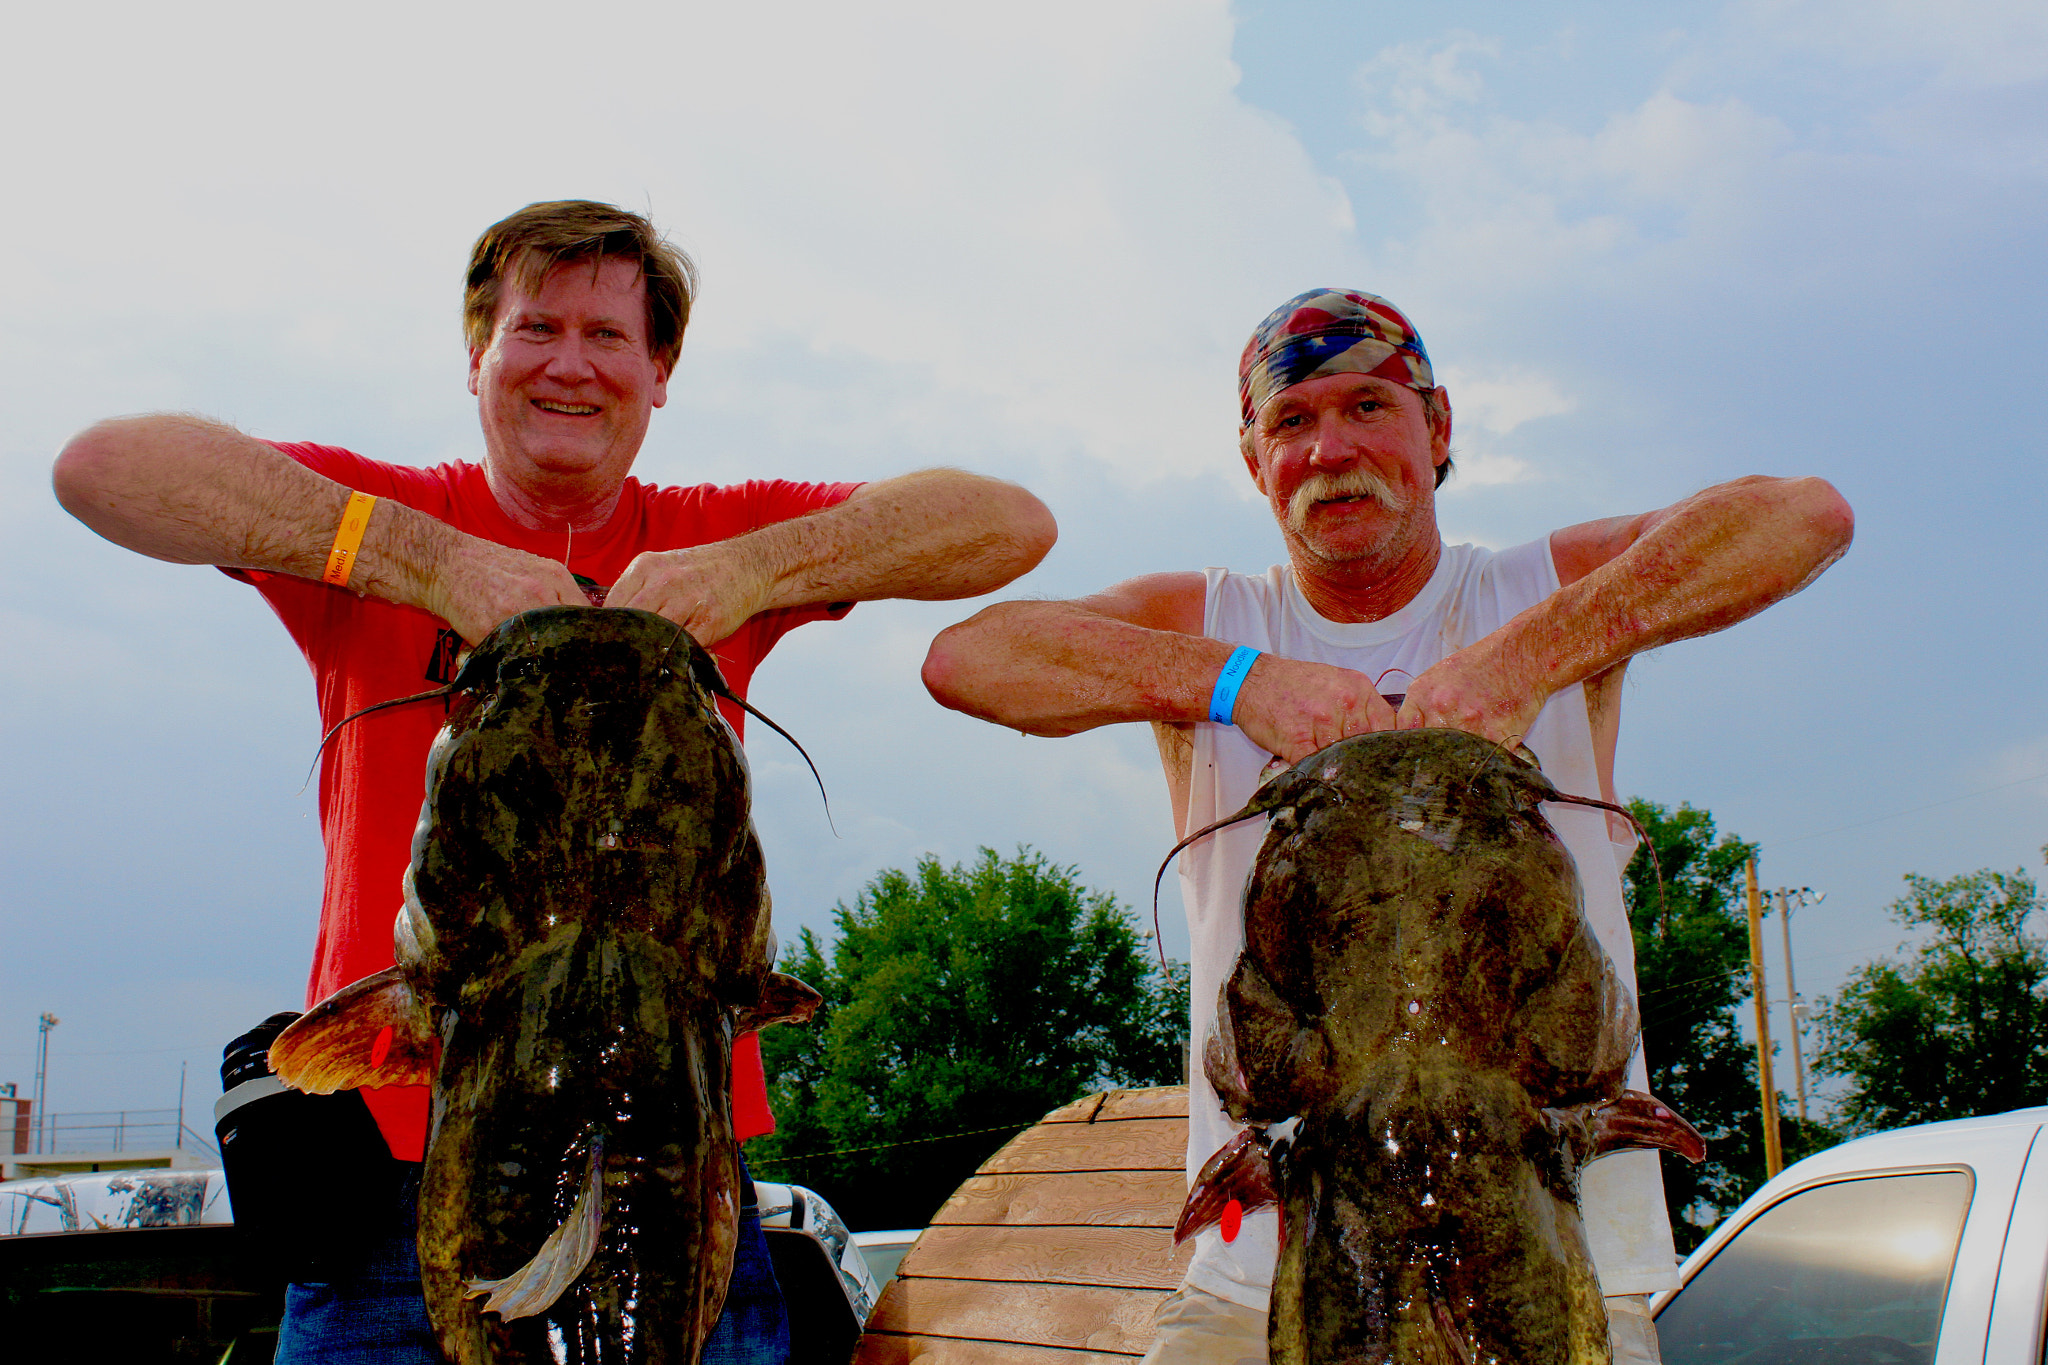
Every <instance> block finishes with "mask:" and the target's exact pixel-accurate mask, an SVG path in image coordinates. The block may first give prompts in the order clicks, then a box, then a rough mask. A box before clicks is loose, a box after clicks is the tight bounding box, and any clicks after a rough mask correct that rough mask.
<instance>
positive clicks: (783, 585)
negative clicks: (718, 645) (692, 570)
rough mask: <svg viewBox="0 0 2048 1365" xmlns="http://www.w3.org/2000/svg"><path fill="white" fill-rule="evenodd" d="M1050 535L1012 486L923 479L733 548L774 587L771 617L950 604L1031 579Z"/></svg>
mask: <svg viewBox="0 0 2048 1365" xmlns="http://www.w3.org/2000/svg"><path fill="white" fill-rule="evenodd" d="M1057 535H1058V531H1057V528H1056V527H1055V526H1054V524H1053V519H1052V514H1051V513H1050V512H1048V511H1047V510H1046V508H1045V504H1043V503H1041V502H1040V501H1039V500H1038V499H1037V498H1035V497H1033V496H1032V495H1031V494H1030V493H1028V492H1026V491H1025V490H1024V489H1022V488H1020V487H1018V486H1017V485H1015V484H1013V483H1007V482H1004V481H1003V480H1000V479H990V478H984V477H982V476H980V475H976V474H967V473H963V472H961V471H959V470H952V469H929V470H924V471H921V472H919V473H915V474H905V475H902V476H900V477H898V478H893V479H884V480H881V481H879V482H876V483H870V484H865V485H863V486H862V487H861V488H860V489H859V490H857V491H856V492H855V493H854V494H853V496H852V497H850V498H848V499H847V500H846V501H845V502H842V503H840V504H839V505H838V506H836V507H830V508H827V509H825V510H824V511H821V512H817V513H814V514H812V515H811V516H807V517H798V518H795V519H793V520H790V521H785V522H778V523H776V524H775V525H773V526H766V527H763V528H761V529H760V530H758V531H754V532H750V533H749V534H748V535H746V536H743V537H740V538H739V541H738V542H736V543H735V545H734V548H735V549H737V550H740V551H742V552H743V553H744V554H746V555H747V556H748V557H749V558H750V559H752V560H753V561H754V562H755V563H756V564H757V566H758V567H759V569H760V571H761V572H762V574H763V576H764V577H765V578H766V579H767V580H768V581H769V582H770V584H771V585H772V586H771V587H770V589H769V593H768V599H767V605H768V606H770V607H779V606H802V605H809V604H811V603H816V602H863V601H872V600H876V599H879V598H888V597H908V598H916V599H918V600H921V601H948V600H951V599H954V598H961V597H975V596H979V595H980V594H982V593H985V592H993V591H995V590H996V589H997V588H1000V587H1002V586H1003V585H1004V584H1006V583H1009V582H1010V581H1012V580H1013V579H1015V578H1017V577H1019V576H1020V575H1022V574H1024V573H1027V572H1029V571H1030V570H1031V569H1032V568H1034V567H1036V566H1037V564H1038V562H1039V561H1040V560H1042V559H1044V558H1045V555H1046V552H1047V551H1048V550H1050V549H1051V548H1052V544H1053V541H1054V540H1055V539H1056V537H1057Z"/></svg>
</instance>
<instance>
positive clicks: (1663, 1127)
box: [1588, 1090, 1707, 1166]
mask: <svg viewBox="0 0 2048 1365" xmlns="http://www.w3.org/2000/svg"><path fill="white" fill-rule="evenodd" d="M1640 1148H1662V1149H1663V1150H1665V1151H1667V1152H1676V1153H1678V1155H1680V1156H1682V1157H1684V1158H1685V1159H1686V1160H1687V1161H1690V1162H1691V1163H1692V1164H1693V1165H1695V1166H1697V1165H1699V1164H1700V1163H1701V1162H1702V1161H1705V1160H1706V1159H1707V1141H1706V1139H1705V1138H1703V1137H1701V1136H1700V1133H1699V1129H1697V1128H1695V1127H1693V1126H1692V1125H1691V1124H1689V1123H1687V1122H1686V1121H1685V1120H1684V1119H1682V1118H1680V1117H1679V1116H1678V1111H1677V1110H1675V1109H1673V1108H1672V1107H1671V1106H1670V1105H1668V1104H1666V1103H1664V1101H1662V1100H1660V1099H1658V1098H1657V1097H1656V1096H1655V1095H1652V1094H1650V1093H1649V1092H1648V1091H1644V1090H1624V1091H1622V1092H1621V1095H1620V1097H1619V1098H1616V1099H1612V1100H1609V1101H1608V1102H1607V1103H1606V1104H1603V1105H1600V1106H1598V1107H1597V1108H1595V1109H1594V1110H1593V1156H1594V1157H1602V1156H1605V1155H1607V1154H1608V1153H1609V1152H1625V1151H1631V1150H1635V1149H1640ZM1588 1159H1589V1160H1590V1159H1591V1158H1588Z"/></svg>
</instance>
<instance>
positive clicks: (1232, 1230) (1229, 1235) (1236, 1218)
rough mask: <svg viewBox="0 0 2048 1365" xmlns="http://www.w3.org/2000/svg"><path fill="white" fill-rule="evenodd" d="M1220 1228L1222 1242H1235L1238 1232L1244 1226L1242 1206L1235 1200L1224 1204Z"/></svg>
mask: <svg viewBox="0 0 2048 1365" xmlns="http://www.w3.org/2000/svg"><path fill="white" fill-rule="evenodd" d="M1220 1226H1221V1227H1222V1229H1223V1240H1224V1241H1226V1242H1235V1241H1236V1240H1237V1234H1238V1230H1239V1229H1240V1228H1242V1227H1243V1226H1244V1205H1242V1204H1240V1203H1238V1202H1237V1201H1236V1200H1235V1199H1233V1200H1231V1201H1230V1202H1229V1203H1227V1204H1225V1205H1224V1206H1223V1218H1222V1221H1221V1224H1220Z"/></svg>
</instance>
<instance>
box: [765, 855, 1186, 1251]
mask: <svg viewBox="0 0 2048 1365" xmlns="http://www.w3.org/2000/svg"><path fill="white" fill-rule="evenodd" d="M833 916H834V920H835V923H836V926H837V930H838V936H837V938H836V939H835V940H834V941H833V942H832V943H830V944H829V945H827V944H825V943H823V942H821V941H820V940H819V939H818V937H817V936H816V935H814V934H812V933H811V932H810V931H809V930H805V931H804V932H803V934H802V935H801V936H800V937H799V938H798V940H797V941H796V942H795V943H793V944H791V945H790V946H789V948H788V949H787V951H785V952H784V954H783V958H782V963H781V968H782V970H783V971H786V972H789V973H791V974H792V975H795V976H798V977H801V978H802V979H803V980H805V981H807V982H809V983H810V984H811V985H813V986H815V987H816V988H817V989H818V990H819V991H820V992H821V993H822V994H823V995H824V997H825V1004H824V1006H823V1007H822V1008H821V1009H820V1010H819V1011H818V1014H817V1017H816V1018H814V1019H813V1020H812V1021H811V1023H810V1024H809V1025H808V1026H801V1025H800V1026H796V1027H778V1028H772V1029H769V1030H767V1031H765V1032H764V1033H763V1034H762V1035H761V1041H762V1051H763V1055H764V1060H765V1062H766V1065H767V1072H768V1076H769V1095H770V1099H771V1101H772V1103H773V1105H774V1107H775V1112H776V1116H777V1121H778V1130H777V1132H776V1133H775V1134H773V1135H772V1136H770V1137H766V1138H762V1139H760V1140H758V1141H757V1142H755V1143H753V1144H750V1146H749V1149H748V1153H747V1157H748V1161H749V1162H750V1163H751V1164H752V1165H753V1166H754V1168H755V1170H756V1173H757V1174H759V1175H760V1176H761V1178H763V1179H766V1180H781V1181H789V1182H794V1183H797V1184H803V1185H808V1186H810V1187H812V1188H814V1189H816V1190H818V1192H819V1193H821V1194H823V1195H824V1196H825V1197H826V1198H827V1199H829V1200H830V1201H832V1204H833V1206H834V1207H835V1208H837V1209H838V1210H839V1212H840V1213H841V1215H842V1216H844V1217H845V1218H846V1219H847V1221H848V1223H849V1224H850V1225H852V1226H854V1227H857V1228H858V1227H915V1226H920V1225H922V1224H923V1223H924V1222H926V1221H927V1220H928V1219H929V1218H930V1216H931V1215H932V1214H933V1213H934V1212H935V1211H936V1210H937V1209H938V1206H939V1205H940V1204H941V1203H943V1202H944V1201H945V1199H946V1197H947V1196H948V1195H949V1194H951V1193H952V1191H953V1189H954V1188H955V1187H956V1186H957V1185H959V1183H960V1182H961V1181H962V1180H964V1179H966V1178H967V1177H968V1176H969V1175H971V1174H972V1173H973V1171H974V1169H975V1167H977V1166H978V1165H980V1163H981V1162H982V1161H984V1160H986V1159H987V1158H988V1156H990V1155H991V1154H992V1153H993V1152H994V1151H995V1150H996V1149H997V1148H998V1147H1000V1146H1001V1145H1002V1144H1003V1143H1005V1142H1007V1141H1008V1140H1009V1139H1010V1138H1011V1137H1013V1136H1015V1135H1016V1133H1017V1132H1018V1131H1019V1130H1021V1129H1022V1128H1025V1127H1028V1126H1029V1125H1031V1124H1032V1123H1035V1122H1036V1121H1037V1120H1038V1119H1039V1118H1040V1117H1041V1116H1042V1115H1044V1114H1045V1113H1046V1112H1047V1111H1048V1110H1051V1109H1054V1108H1057V1107H1058V1106H1060V1105H1062V1104H1065V1103H1066V1102H1068V1101H1070V1100H1073V1099H1077V1098H1079V1097H1080V1096H1082V1095H1085V1094H1087V1093H1089V1092H1090V1091H1093V1090H1099V1089H1102V1088H1105V1087H1107V1086H1113V1085H1172V1084H1178V1083H1179V1082H1180V1081H1181V1080H1182V1078H1183V1055H1184V1047H1185V1038H1186V1034H1187V1019H1188V999H1187V989H1188V988H1187V973H1186V968H1185V967H1184V966H1182V965H1180V964H1174V966H1173V967H1172V968H1170V969H1167V970H1164V971H1162V970H1161V969H1160V968H1159V967H1158V966H1157V965H1156V964H1154V962H1153V961H1152V960H1151V959H1150V958H1149V957H1148V956H1147V952H1148V948H1147V945H1146V943H1145V941H1144V939H1143V938H1142V937H1141V936H1140V934H1139V932H1138V930H1137V928H1136V926H1135V924H1134V923H1133V921H1132V919H1131V917H1130V915H1129V913H1128V912H1127V911H1126V910H1125V909H1124V908H1123V907H1122V906H1121V905H1119V904H1118V903H1117V901H1116V900H1115V898H1113V897H1111V896H1109V895H1106V894H1103V893H1100V892H1095V891H1090V890H1088V889H1087V888H1085V887H1083V886H1081V885H1080V884H1079V882H1078V881H1077V880H1076V879H1075V871H1074V869H1072V868H1063V867H1059V866H1056V865H1054V864H1052V863H1049V862H1047V861H1046V860H1045V859H1044V858H1043V857H1042V856H1040V855H1039V854H1036V853H1033V852H1031V851H1030V850H1029V849H1019V850H1018V852H1017V854H1016V856H1015V857H1013V858H1009V859H1000V858H998V857H997V855H996V853H995V851H994V850H993V849H986V848H985V849H983V850H982V851H981V856H980V857H979V859H977V860H976V861H974V862H972V863H968V864H959V865H955V866H953V867H951V868H947V867H942V866H941V865H940V864H939V862H938V860H937V859H935V858H926V859H924V860H923V861H922V862H920V863H919V864H918V866H917V870H916V872H915V873H914V874H906V873H904V872H901V871H895V870H890V871H886V872H883V873H882V874H880V875H879V876H877V877H876V878H875V879H874V880H873V881H872V882H870V883H869V884H868V886H867V888H866V889H865V890H864V891H863V892H862V893H861V894H860V896H859V897H858V898H857V899H856V900H855V901H854V903H853V905H852V906H847V905H844V904H842V905H839V906H837V907H835V909H834V911H833ZM991 1130H992V1131H991ZM954 1134H963V1135H964V1136H957V1137H955V1136H950V1135H954Z"/></svg>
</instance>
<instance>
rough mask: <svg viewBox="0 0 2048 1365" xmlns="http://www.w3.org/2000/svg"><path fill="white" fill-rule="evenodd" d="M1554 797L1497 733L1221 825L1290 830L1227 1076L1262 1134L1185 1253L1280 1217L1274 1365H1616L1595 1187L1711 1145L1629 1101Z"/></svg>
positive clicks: (1223, 1044) (1285, 777) (1267, 886)
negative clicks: (1600, 1264) (1586, 1196)
mask: <svg viewBox="0 0 2048 1365" xmlns="http://www.w3.org/2000/svg"><path fill="white" fill-rule="evenodd" d="M1559 800H1567V801H1569V800H1575V798H1571V797H1566V796H1562V795H1561V794H1560V793H1559V792H1558V791H1557V790H1556V789H1555V788H1554V787H1553V786H1552V785H1551V783H1550V782H1549V781H1548V780H1547V779H1546V778H1545V777H1544V776H1543V774H1542V772H1541V771H1540V770H1539V769H1538V768H1537V767H1536V765H1535V764H1533V763H1531V762H1529V761H1527V760H1526V759H1524V758H1522V757H1519V756H1518V755H1516V754H1514V753H1510V752H1509V751H1508V750H1506V749H1503V748H1501V747H1499V746H1498V745H1495V744H1492V743H1490V742H1488V741H1487V740H1484V739H1481V738H1478V737H1477V736H1474V735H1469V734H1466V733H1464V732H1462V731H1457V730H1438V729H1429V730H1401V731H1389V732H1383V733H1378V734H1369V735H1360V736H1357V737H1355V738H1352V739H1347V740H1343V741H1341V742H1339V743H1337V744H1333V745H1331V746H1330V747H1329V748H1327V749H1324V750H1322V751H1321V752H1319V753H1316V754H1312V755H1310V756H1309V757H1308V758H1305V759H1303V760H1302V761H1301V762H1299V763H1297V764H1295V765H1294V766H1293V767H1292V768H1290V769H1287V770H1285V771H1284V772H1281V773H1280V774H1278V775H1277V776H1276V777H1274V778H1273V779H1272V780H1271V781H1270V782H1268V783H1267V784H1266V785H1265V786H1264V787H1262V788H1261V789H1260V790H1259V792H1258V793H1257V794H1256V795H1255V796H1254V797H1253V798H1252V800H1251V802H1250V803H1249V804H1248V805H1247V806H1246V807H1245V808H1244V810H1242V811H1240V812H1238V813H1237V814H1236V815H1234V816H1232V817H1230V819H1228V820H1225V821H1221V822H1219V823H1218V824H1217V825H1215V826H1211V828H1212V829H1214V828H1220V827H1221V826H1222V825H1224V824H1229V823H1232V822H1234V821H1236V820H1241V819H1246V818H1249V817H1251V816H1254V815H1258V814H1266V815H1269V816H1270V817H1271V821H1272V823H1271V826H1270V828H1269V829H1268V832H1267V834H1266V839H1265V842H1264V844H1263V845H1262V846H1261V847H1260V850H1259V853H1258V857H1257V859H1256V861H1255V862H1254V864H1253V866H1252V870H1251V873H1250V876H1249V878H1248V880H1247V883H1246V887H1245V906H1244V915H1245V946H1244V951H1243V953H1242V955H1241V956H1240V957H1239V959H1238V962H1237V964H1236V967H1235V969H1234V970H1233V971H1232V972H1231V974H1230V975H1229V977H1228V978H1227V979H1226V980H1225V983H1224V986H1223V990H1222V996H1221V1000H1220V1002H1219V1008H1218V1012H1217V1024H1216V1031H1215V1034H1214V1036H1213V1037H1212V1038H1210V1039H1209V1040H1208V1044H1207V1048H1206V1051H1205V1057H1204V1064H1205V1070H1206V1071H1207V1074H1208V1077H1209V1080H1210V1083H1211V1084H1212V1085H1213V1086H1214V1087H1215V1088H1216V1091H1217V1094H1218V1095H1219V1096H1221V1097H1222V1099H1223V1102H1224V1105H1225V1107H1226V1108H1227V1109H1228V1110H1229V1111H1230V1113H1231V1115H1232V1116H1233V1117H1235V1118H1237V1119H1239V1120H1240V1121H1242V1122H1243V1123H1245V1125H1246V1128H1245V1130H1244V1131H1243V1132H1242V1133H1241V1134H1240V1135H1239V1137H1238V1138H1237V1139H1235V1140H1233V1141H1232V1142H1231V1143H1230V1144H1229V1145H1228V1146H1226V1147H1225V1148H1224V1149H1223V1150H1222V1151H1221V1152H1219V1153H1217V1154H1216V1156H1215V1157H1214V1158H1212V1159H1211V1160H1210V1162H1209V1163H1208V1164H1207V1166H1205V1168H1204V1169H1203V1170H1202V1172H1201V1173H1200V1175H1199V1176H1198V1177H1197V1182H1196V1187H1195V1189H1194V1191H1193V1192H1192V1193H1191V1194H1190V1195H1189V1199H1188V1207H1187V1209H1186V1211H1185V1212H1184V1213H1183V1215H1182V1220H1181V1226H1180V1228H1179V1230H1178V1234H1177V1235H1178V1236H1181V1237H1185V1236H1187V1235H1189V1234H1191V1233H1192V1232H1194V1231H1196V1230H1197V1229H1199V1228H1200V1227H1203V1226H1206V1225H1207V1224H1208V1223H1210V1222H1212V1221H1216V1220H1217V1219H1218V1218H1219V1217H1222V1218H1223V1219H1225V1220H1226V1221H1228V1220H1229V1219H1230V1218H1232V1217H1234V1216H1235V1215H1236V1214H1237V1213H1238V1211H1239V1210H1242V1209H1245V1208H1251V1207H1256V1206H1258V1205H1260V1204H1263V1203H1269V1202H1273V1201H1274V1200H1275V1198H1276V1196H1277V1201H1278V1203H1279V1205H1280V1218H1281V1244H1280V1261H1279V1265H1278V1268H1277V1270H1276V1272H1275V1275H1274V1281H1273V1294H1272V1309H1271V1313H1270V1316H1269V1319H1268V1337H1269V1342H1270V1347H1271V1352H1272V1359H1273V1360H1274V1361H1275V1362H1276V1365H1311V1363H1312V1365H1348V1363H1349V1362H1361V1363H1363V1362H1371V1365H1388V1362H1394V1363H1395V1365H1472V1363H1473V1362H1482V1363H1493V1365H1566V1362H1570V1365H1605V1362H1607V1361H1608V1359H1609V1350H1608V1339H1607V1319H1606V1313H1605V1310H1604V1307H1603V1305H1602V1303H1601V1298H1600V1286H1599V1283H1598V1281H1597V1280H1596V1278H1595V1276H1594V1272H1593V1265H1592V1261H1591V1258H1590V1256H1589V1254H1588V1252H1587V1245H1586V1235H1585V1229H1584V1226H1583V1224H1582V1223H1581V1221H1580V1217H1579V1210H1578V1190H1579V1168H1580V1166H1581V1165H1582V1164H1583V1163H1584V1162H1585V1161H1587V1160H1589V1159H1591V1158H1592V1157H1593V1156H1595V1155H1597V1154H1599V1153H1601V1152H1604V1151H1608V1150H1613V1149H1616V1148H1618V1147H1623V1146H1637V1145H1644V1146H1663V1147H1668V1148H1670V1149H1672V1150H1674V1151H1680V1152H1682V1153H1684V1154H1685V1155H1687V1156H1688V1157H1690V1158H1691V1159H1692V1160H1695V1161H1697V1160H1699V1159H1701V1157H1702V1156H1703V1155H1704V1147H1703V1146H1702V1145H1701V1143H1700V1139H1699V1135H1698V1134H1697V1133H1695V1132H1694V1131H1693V1130H1692V1128H1691V1127H1690V1126H1689V1125H1687V1124H1686V1123H1685V1122H1684V1120H1682V1119H1679V1118H1678V1117H1677V1116H1676V1115H1674V1114H1672V1113H1671V1111H1670V1110H1669V1109H1667V1108H1665V1107H1664V1106H1662V1105H1661V1104H1659V1103H1658V1102H1657V1101H1656V1100H1655V1099H1653V1098H1652V1097H1650V1096H1648V1095H1644V1094H1642V1093H1641V1092H1636V1091H1627V1090H1625V1089H1624V1081H1625V1076H1626V1072H1627V1068H1628V1065H1629V1060H1630V1057H1631V1056H1632V1054H1633V1053H1634V1052H1635V1048H1636V1034H1637V1017H1636V1009H1635V1003H1634V1001H1633V1000H1632V999H1631V998H1630V995H1629V992H1628V991H1627V990H1626V989H1625V988H1624V985H1623V983H1622V981H1621V980H1620V978H1619V975H1618V974H1617V973H1616V971H1615V969H1614V965H1613V963H1612V962H1610V961H1609V960H1608V956H1607V954H1606V952H1605V951H1604V950H1603V949H1602V948H1601V946H1600V942H1599V940H1598V939H1597V938H1595V937H1594V935H1593V931H1592V929H1591V927H1590V926H1589V925H1588V924H1587V922H1586V916H1585V913H1584V911H1583V909H1582V906H1581V898H1580V890H1579V881H1578V877H1577V875H1576V873H1575V871H1574V868H1573V863H1572V858H1571V855H1570V853H1568V852H1567V851H1566V849H1565V847H1564V845H1563V843H1562V842H1560V840H1559V839H1558V837H1557V835H1556V834H1555V833H1554V832H1553V831H1552V829H1551V827H1550V825H1549V823H1548V822H1547V821H1545V820H1544V818H1543V815H1542V813H1541V811H1539V810H1538V808H1537V807H1538V803H1539V802H1543V801H1559ZM1584 804H1601V803H1594V802H1586V803H1584ZM1609 809H1613V808H1612V807H1609ZM1206 832H1207V831H1201V832H1198V833H1197V834H1196V835H1193V836H1190V838H1191V839H1192V838H1199V837H1200V835H1201V833H1206ZM1232 1201H1235V1202H1236V1205H1237V1208H1235V1209H1232V1208H1230V1207H1229V1206H1230V1204H1231V1203H1232Z"/></svg>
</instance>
